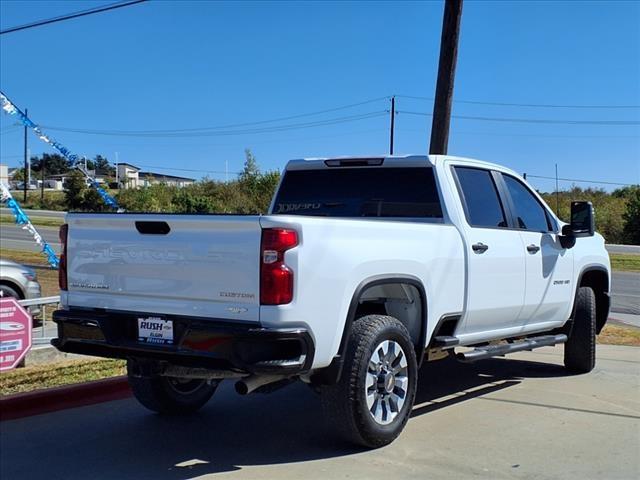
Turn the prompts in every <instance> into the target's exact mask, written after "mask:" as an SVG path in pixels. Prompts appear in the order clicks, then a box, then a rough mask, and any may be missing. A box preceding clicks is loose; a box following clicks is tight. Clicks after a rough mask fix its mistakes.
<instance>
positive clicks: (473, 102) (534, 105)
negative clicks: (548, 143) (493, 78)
mask: <svg viewBox="0 0 640 480" xmlns="http://www.w3.org/2000/svg"><path fill="white" fill-rule="evenodd" d="M396 97H397V98H408V99H413V100H426V101H430V102H432V101H433V98H432V97H419V96H415V95H396ZM453 103H466V104H470V105H491V106H495V107H529V108H603V109H606V108H611V109H617V108H621V109H626V108H640V105H554V104H550V103H508V102H482V101H478V100H454V101H453Z"/></svg>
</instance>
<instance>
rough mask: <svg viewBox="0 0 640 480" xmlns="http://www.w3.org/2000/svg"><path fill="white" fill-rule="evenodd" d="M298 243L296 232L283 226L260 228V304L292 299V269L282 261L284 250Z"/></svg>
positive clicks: (284, 302) (286, 301) (273, 303)
mask: <svg viewBox="0 0 640 480" xmlns="http://www.w3.org/2000/svg"><path fill="white" fill-rule="evenodd" d="M296 245H298V233H297V232H296V231H295V230H288V229H284V228H267V229H264V230H262V245H261V249H260V251H261V254H262V255H261V259H260V304H261V305H284V304H286V303H291V300H293V271H291V269H290V268H289V267H287V265H286V264H285V263H284V252H286V251H287V250H290V249H292V248H293V247H295V246H296Z"/></svg>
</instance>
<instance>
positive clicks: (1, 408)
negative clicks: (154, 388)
mask: <svg viewBox="0 0 640 480" xmlns="http://www.w3.org/2000/svg"><path fill="white" fill-rule="evenodd" d="M129 396H131V389H130V388H129V383H128V382H127V377H124V376H122V377H115V378H107V379H105V380H96V381H94V382H87V383H79V384H76V385H65V386H62V387H54V388H47V389H44V390H36V391H34V392H27V393H17V394H15V395H7V396H6V397H2V398H0V421H5V420H13V419H16V418H23V417H30V416H33V415H41V414H43V413H50V412H55V411H58V410H65V409H68V408H76V407H82V406H84V405H93V404H96V403H102V402H110V401H112V400H120V399H122V398H127V397H129Z"/></svg>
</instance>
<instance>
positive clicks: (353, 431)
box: [320, 315, 418, 448]
mask: <svg viewBox="0 0 640 480" xmlns="http://www.w3.org/2000/svg"><path fill="white" fill-rule="evenodd" d="M417 374H418V365H417V361H416V354H415V349H414V346H413V343H412V341H411V337H410V335H409V332H408V331H407V329H406V328H405V326H404V325H403V324H402V323H400V322H399V321H398V320H397V319H395V318H393V317H389V316H386V315H367V316H364V317H361V318H359V319H357V320H356V321H355V322H354V323H353V325H352V329H351V334H350V336H349V339H348V344H347V348H346V352H345V361H344V367H343V370H342V375H341V377H340V380H339V381H338V383H336V384H334V385H329V386H323V387H321V389H320V398H321V402H322V406H323V410H324V413H325V418H326V419H327V421H328V422H329V423H330V424H331V426H332V427H333V429H334V430H335V431H337V432H338V433H339V434H340V436H341V437H343V438H344V439H345V440H348V441H350V442H352V443H356V444H358V445H363V446H365V447H369V448H377V447H382V446H384V445H388V444H389V443H391V442H392V441H393V440H395V438H396V437H397V436H398V435H400V432H402V429H403V428H404V426H405V425H406V423H407V421H408V419H409V415H410V414H411V410H412V408H413V402H414V400H415V394H416V384H417Z"/></svg>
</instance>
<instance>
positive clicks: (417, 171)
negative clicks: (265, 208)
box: [273, 167, 442, 219]
mask: <svg viewBox="0 0 640 480" xmlns="http://www.w3.org/2000/svg"><path fill="white" fill-rule="evenodd" d="M273 213H274V214H283V215H311V216H326V217H423V218H433V219H442V208H441V205H440V197H439V195H438V189H437V188H436V181H435V177H434V174H433V169H432V168H430V167H415V168H414V167H406V168H393V167H389V168H385V167H382V168H380V167H378V168H376V167H371V168H338V167H332V168H326V169H319V170H290V171H287V172H286V173H285V175H284V178H283V180H282V183H281V185H280V189H279V190H278V193H277V197H276V200H275V202H274V205H273Z"/></svg>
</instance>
